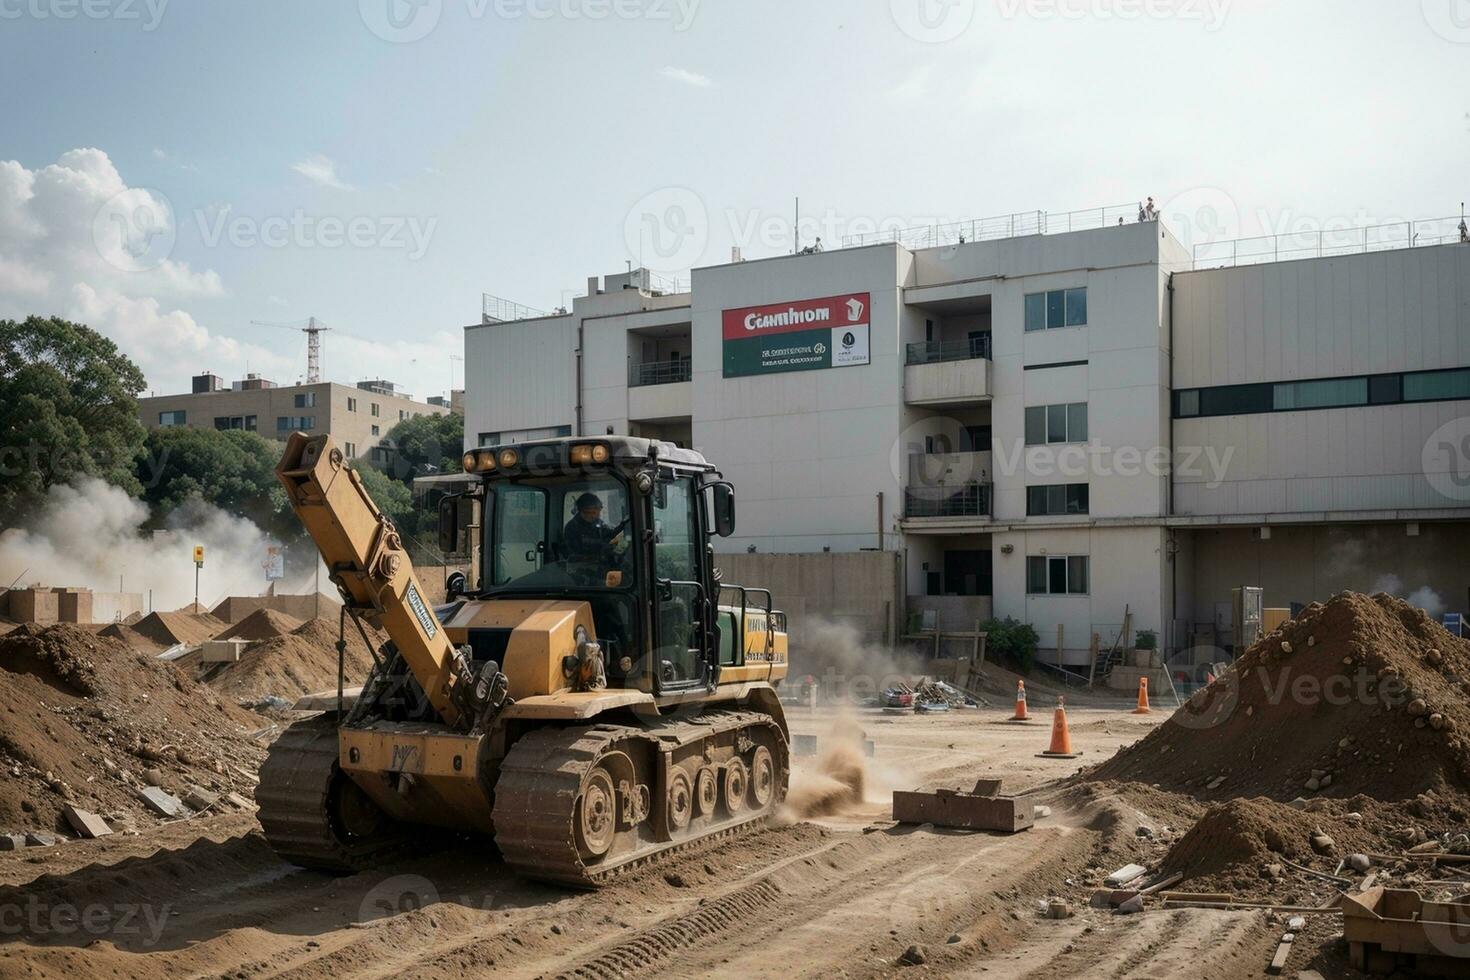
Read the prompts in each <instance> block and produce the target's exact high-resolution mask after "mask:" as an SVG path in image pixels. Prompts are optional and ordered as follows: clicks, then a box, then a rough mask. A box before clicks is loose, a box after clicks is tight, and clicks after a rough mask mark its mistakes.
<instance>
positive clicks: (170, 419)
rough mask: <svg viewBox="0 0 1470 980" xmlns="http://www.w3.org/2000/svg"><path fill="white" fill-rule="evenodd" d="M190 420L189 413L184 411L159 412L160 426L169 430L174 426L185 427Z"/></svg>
mask: <svg viewBox="0 0 1470 980" xmlns="http://www.w3.org/2000/svg"><path fill="white" fill-rule="evenodd" d="M188 420H189V413H188V412H186V411H184V410H183V409H179V410H178V411H175V412H159V413H158V424H159V425H161V426H163V427H165V428H167V427H168V426H173V425H184V424H185V423H186V422H188Z"/></svg>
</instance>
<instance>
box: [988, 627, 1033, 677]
mask: <svg viewBox="0 0 1470 980" xmlns="http://www.w3.org/2000/svg"><path fill="white" fill-rule="evenodd" d="M980 629H981V630H982V631H983V632H984V633H986V634H987V635H986V638H985V648H986V650H987V651H989V652H990V653H992V654H994V655H995V656H996V657H999V658H1001V659H1004V660H1006V661H1007V662H1009V663H1010V664H1011V665H1012V666H1014V667H1016V668H1017V669H1019V670H1020V671H1021V672H1022V673H1029V672H1030V671H1031V663H1032V661H1034V660H1035V659H1036V644H1037V643H1038V642H1040V637H1038V636H1037V635H1036V630H1034V629H1032V627H1031V624H1030V623H1023V622H1020V621H1019V620H1017V619H1015V618H1013V617H1011V616H1007V617H1006V618H1005V619H991V620H987V621H986V622H984V623H982V624H980Z"/></svg>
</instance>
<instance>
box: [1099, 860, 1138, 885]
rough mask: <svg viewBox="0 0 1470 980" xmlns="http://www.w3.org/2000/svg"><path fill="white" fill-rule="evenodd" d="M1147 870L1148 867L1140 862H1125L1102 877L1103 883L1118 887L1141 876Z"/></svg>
mask: <svg viewBox="0 0 1470 980" xmlns="http://www.w3.org/2000/svg"><path fill="white" fill-rule="evenodd" d="M1147 871H1148V869H1147V868H1145V867H1144V866H1143V865H1141V864H1125V865H1123V867H1121V868H1119V869H1118V870H1117V871H1114V872H1113V873H1112V874H1110V875H1108V876H1107V878H1105V879H1103V884H1105V885H1109V886H1111V887H1113V888H1119V887H1121V886H1123V885H1126V884H1128V883H1129V882H1130V881H1136V880H1137V879H1139V878H1142V877H1143V876H1144V874H1145V873H1146V872H1147Z"/></svg>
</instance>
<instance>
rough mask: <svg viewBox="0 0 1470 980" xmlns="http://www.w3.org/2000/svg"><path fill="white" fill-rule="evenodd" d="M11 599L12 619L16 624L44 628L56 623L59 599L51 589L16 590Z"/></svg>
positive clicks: (11, 593)
mask: <svg viewBox="0 0 1470 980" xmlns="http://www.w3.org/2000/svg"><path fill="white" fill-rule="evenodd" d="M9 597H10V618H11V619H13V620H15V621H16V622H19V623H40V624H42V625H43V626H47V625H51V624H52V623H55V622H56V615H57V609H58V603H57V597H56V593H55V592H52V591H51V590H50V589H14V590H12V591H11V592H10V593H9Z"/></svg>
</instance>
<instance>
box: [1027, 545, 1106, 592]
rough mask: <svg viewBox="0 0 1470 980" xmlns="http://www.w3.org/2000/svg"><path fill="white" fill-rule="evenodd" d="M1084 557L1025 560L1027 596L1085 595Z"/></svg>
mask: <svg viewBox="0 0 1470 980" xmlns="http://www.w3.org/2000/svg"><path fill="white" fill-rule="evenodd" d="M1090 564H1091V562H1090V560H1089V559H1088V557H1087V556H1086V555H1031V556H1029V557H1027V559H1026V592H1027V594H1028V595H1087V589H1088V581H1087V580H1088V578H1089V575H1090V573H1091V568H1090V567H1089V566H1090Z"/></svg>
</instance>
